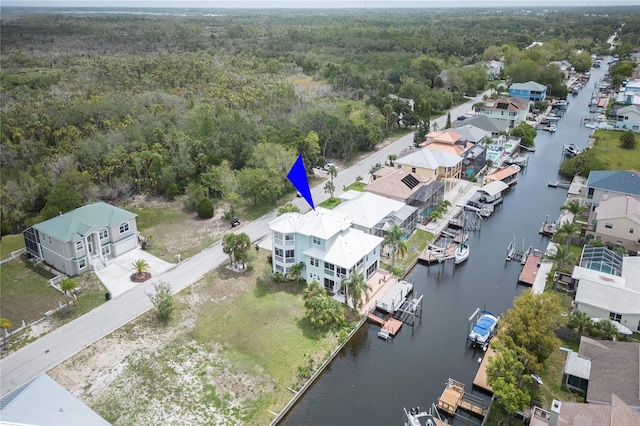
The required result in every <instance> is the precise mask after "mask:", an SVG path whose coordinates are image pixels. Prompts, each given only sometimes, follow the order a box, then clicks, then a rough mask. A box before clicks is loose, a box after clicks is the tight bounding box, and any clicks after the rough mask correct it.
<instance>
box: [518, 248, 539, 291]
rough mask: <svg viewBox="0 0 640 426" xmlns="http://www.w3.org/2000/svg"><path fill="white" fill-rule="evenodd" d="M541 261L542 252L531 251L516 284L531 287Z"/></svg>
mask: <svg viewBox="0 0 640 426" xmlns="http://www.w3.org/2000/svg"><path fill="white" fill-rule="evenodd" d="M541 261H542V252H541V251H540V250H533V251H532V252H531V253H529V255H528V256H527V258H526V261H525V263H524V266H523V267H522V272H521V273H520V276H519V277H518V283H521V284H526V285H530V286H533V284H534V283H535V282H536V276H537V275H538V270H539V269H540V262H541Z"/></svg>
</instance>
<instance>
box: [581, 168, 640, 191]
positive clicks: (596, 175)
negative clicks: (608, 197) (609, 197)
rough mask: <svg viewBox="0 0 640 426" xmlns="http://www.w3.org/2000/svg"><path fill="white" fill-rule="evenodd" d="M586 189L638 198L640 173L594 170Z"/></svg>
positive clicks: (590, 174)
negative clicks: (613, 192)
mask: <svg viewBox="0 0 640 426" xmlns="http://www.w3.org/2000/svg"><path fill="white" fill-rule="evenodd" d="M587 187H589V188H596V189H603V190H606V191H615V192H620V193H623V194H630V195H635V196H640V173H639V172H637V171H633V170H630V171H626V170H594V171H592V172H591V173H589V179H587Z"/></svg>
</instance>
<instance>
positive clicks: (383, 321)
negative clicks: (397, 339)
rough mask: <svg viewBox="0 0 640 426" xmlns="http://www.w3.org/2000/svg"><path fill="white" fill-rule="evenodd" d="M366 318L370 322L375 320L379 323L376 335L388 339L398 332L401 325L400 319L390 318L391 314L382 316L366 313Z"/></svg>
mask: <svg viewBox="0 0 640 426" xmlns="http://www.w3.org/2000/svg"><path fill="white" fill-rule="evenodd" d="M367 318H368V319H369V321H371V322H375V323H376V324H379V325H380V331H378V337H381V338H383V339H385V340H386V339H388V338H389V337H393V336H395V335H396V333H398V331H399V330H400V327H402V321H400V320H397V319H395V318H392V317H391V315H386V316H385V317H384V318H381V317H379V316H376V315H374V314H369V315H367Z"/></svg>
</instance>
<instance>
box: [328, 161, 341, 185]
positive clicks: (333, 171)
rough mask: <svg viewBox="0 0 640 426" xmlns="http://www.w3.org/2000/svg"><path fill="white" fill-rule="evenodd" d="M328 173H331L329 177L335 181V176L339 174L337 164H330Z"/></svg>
mask: <svg viewBox="0 0 640 426" xmlns="http://www.w3.org/2000/svg"><path fill="white" fill-rule="evenodd" d="M327 173H328V174H329V179H331V182H333V178H334V177H336V176H338V168H337V167H336V166H335V165H332V166H329V170H327Z"/></svg>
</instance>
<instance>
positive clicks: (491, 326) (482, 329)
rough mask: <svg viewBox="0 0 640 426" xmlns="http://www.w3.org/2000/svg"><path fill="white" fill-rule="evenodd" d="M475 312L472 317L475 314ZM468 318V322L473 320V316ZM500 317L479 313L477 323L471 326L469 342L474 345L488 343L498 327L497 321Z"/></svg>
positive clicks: (487, 312) (484, 312)
mask: <svg viewBox="0 0 640 426" xmlns="http://www.w3.org/2000/svg"><path fill="white" fill-rule="evenodd" d="M477 312H478V311H476V312H475V313H474V315H475V314H476V313H477ZM474 315H472V316H471V318H469V321H472V320H473V316H474ZM499 320H500V317H499V316H497V315H494V314H492V313H491V312H489V311H482V312H480V314H479V316H478V317H477V321H476V322H475V323H474V324H473V328H472V329H471V333H469V340H471V342H473V344H474V345H483V346H484V345H485V344H487V343H489V340H490V339H491V337H492V336H493V331H494V330H495V328H496V326H497V325H498V321H499Z"/></svg>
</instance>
